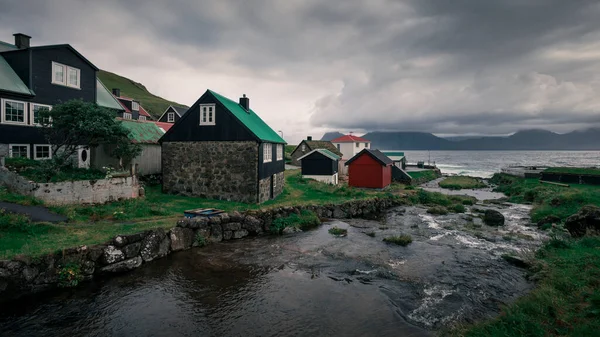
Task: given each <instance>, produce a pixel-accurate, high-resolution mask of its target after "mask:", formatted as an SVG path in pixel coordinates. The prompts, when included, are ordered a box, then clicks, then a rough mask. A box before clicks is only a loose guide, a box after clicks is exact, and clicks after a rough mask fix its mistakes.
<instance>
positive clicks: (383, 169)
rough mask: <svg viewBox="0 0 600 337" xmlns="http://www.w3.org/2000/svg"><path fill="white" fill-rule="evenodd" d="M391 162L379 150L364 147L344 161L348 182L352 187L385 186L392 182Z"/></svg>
mask: <svg viewBox="0 0 600 337" xmlns="http://www.w3.org/2000/svg"><path fill="white" fill-rule="evenodd" d="M393 164H394V162H393V161H392V160H391V159H390V158H388V157H387V156H386V155H384V154H383V153H381V151H379V150H371V149H364V150H362V151H360V152H359V153H357V154H356V155H355V156H354V157H352V158H351V159H350V160H348V161H347V162H346V165H347V166H348V175H349V180H348V184H349V185H350V186H354V187H367V188H384V187H387V186H388V185H390V184H391V183H392V165H393Z"/></svg>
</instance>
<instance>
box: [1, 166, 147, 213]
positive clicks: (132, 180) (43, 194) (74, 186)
mask: <svg viewBox="0 0 600 337" xmlns="http://www.w3.org/2000/svg"><path fill="white" fill-rule="evenodd" d="M0 185H4V186H6V187H7V188H8V189H9V190H10V191H12V192H15V193H18V194H23V195H29V196H32V197H35V198H37V199H40V200H42V201H44V203H46V204H47V205H68V204H103V203H105V202H109V201H116V200H123V199H132V198H137V197H138V196H139V189H140V186H139V182H138V179H137V177H136V176H127V177H116V178H111V179H100V180H78V181H63V182H58V183H35V182H32V181H29V180H27V179H25V178H24V177H22V176H20V175H18V174H16V173H14V172H11V171H9V170H8V169H6V168H4V167H0Z"/></svg>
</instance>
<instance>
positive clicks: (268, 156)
mask: <svg viewBox="0 0 600 337" xmlns="http://www.w3.org/2000/svg"><path fill="white" fill-rule="evenodd" d="M271 161H273V146H272V145H271V144H270V143H264V144H263V163H268V162H271Z"/></svg>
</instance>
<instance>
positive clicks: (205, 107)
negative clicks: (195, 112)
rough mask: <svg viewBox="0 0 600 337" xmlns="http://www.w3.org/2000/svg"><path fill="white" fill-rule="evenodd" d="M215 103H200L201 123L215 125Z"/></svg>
mask: <svg viewBox="0 0 600 337" xmlns="http://www.w3.org/2000/svg"><path fill="white" fill-rule="evenodd" d="M215 117H216V116H215V105H214V104H200V125H215V122H216V121H215Z"/></svg>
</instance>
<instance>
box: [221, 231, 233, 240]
mask: <svg viewBox="0 0 600 337" xmlns="http://www.w3.org/2000/svg"><path fill="white" fill-rule="evenodd" d="M232 237H233V232H232V231H223V240H231V238H232Z"/></svg>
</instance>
